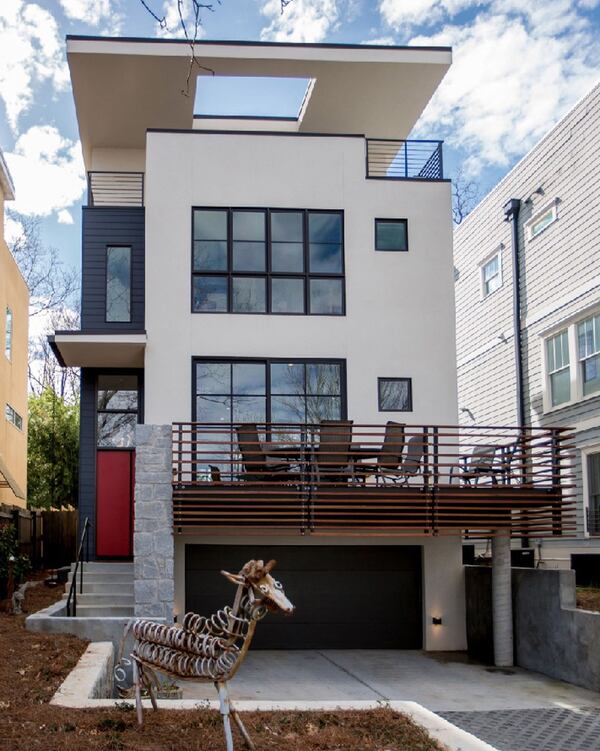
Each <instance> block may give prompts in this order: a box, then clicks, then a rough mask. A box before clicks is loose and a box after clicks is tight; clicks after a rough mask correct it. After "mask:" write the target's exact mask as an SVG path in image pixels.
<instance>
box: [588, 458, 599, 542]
mask: <svg viewBox="0 0 600 751" xmlns="http://www.w3.org/2000/svg"><path fill="white" fill-rule="evenodd" d="M587 483H588V532H589V533H590V534H591V535H598V534H600V452H596V453H594V454H589V455H588V458H587Z"/></svg>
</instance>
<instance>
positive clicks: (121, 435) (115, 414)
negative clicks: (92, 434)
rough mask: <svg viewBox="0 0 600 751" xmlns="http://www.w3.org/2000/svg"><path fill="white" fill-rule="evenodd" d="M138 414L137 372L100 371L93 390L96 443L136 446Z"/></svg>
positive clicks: (117, 446) (100, 444) (116, 446)
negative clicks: (107, 372) (116, 372)
mask: <svg viewBox="0 0 600 751" xmlns="http://www.w3.org/2000/svg"><path fill="white" fill-rule="evenodd" d="M138 415H139V383H138V377H137V376H136V375H129V374H122V375H121V374H118V375H116V374H115V375H113V374H110V375H109V374H101V375H99V376H98V382H97V389H96V444H97V446H98V447H99V448H107V447H114V448H129V447H132V446H134V445H135V426H136V424H137V422H138Z"/></svg>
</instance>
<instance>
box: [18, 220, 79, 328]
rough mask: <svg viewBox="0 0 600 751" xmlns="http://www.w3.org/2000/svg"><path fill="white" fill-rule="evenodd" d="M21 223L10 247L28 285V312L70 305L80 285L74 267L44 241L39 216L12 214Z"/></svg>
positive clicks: (48, 311) (37, 313)
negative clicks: (67, 264) (66, 263)
mask: <svg viewBox="0 0 600 751" xmlns="http://www.w3.org/2000/svg"><path fill="white" fill-rule="evenodd" d="M10 216H11V218H12V219H14V220H15V221H16V222H17V223H18V224H19V226H20V227H21V229H20V231H19V234H18V236H17V237H16V239H15V240H14V241H13V242H12V243H11V245H10V250H11V251H12V254H13V256H14V258H15V261H16V262H17V264H18V266H19V269H20V270H21V274H23V277H24V279H25V281H26V282H27V286H28V288H29V295H30V307H29V315H30V316H37V315H40V314H42V313H52V312H54V311H58V310H62V309H63V308H65V307H69V306H70V305H71V304H72V301H73V299H74V297H75V294H76V292H77V290H78V289H79V285H78V281H77V274H76V271H75V269H73V268H69V267H67V266H65V265H64V264H63V263H62V261H61V260H60V256H59V252H58V250H57V249H56V248H53V247H49V246H47V245H44V243H43V242H42V240H41V238H40V222H39V219H38V218H36V217H27V216H21V215H20V214H13V213H11V214H10Z"/></svg>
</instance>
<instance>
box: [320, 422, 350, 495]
mask: <svg viewBox="0 0 600 751" xmlns="http://www.w3.org/2000/svg"><path fill="white" fill-rule="evenodd" d="M352 423H353V421H352V420H321V423H320V427H319V446H318V448H317V451H316V454H315V469H316V473H317V482H333V483H336V482H337V483H339V482H347V481H348V480H349V479H350V477H351V476H352V468H351V466H350V445H351V444H352Z"/></svg>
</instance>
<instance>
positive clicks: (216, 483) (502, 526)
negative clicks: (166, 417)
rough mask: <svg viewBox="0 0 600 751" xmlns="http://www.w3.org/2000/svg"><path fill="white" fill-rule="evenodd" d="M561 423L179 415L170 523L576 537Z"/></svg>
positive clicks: (246, 529) (569, 461)
mask: <svg viewBox="0 0 600 751" xmlns="http://www.w3.org/2000/svg"><path fill="white" fill-rule="evenodd" d="M572 449H573V446H572V436H571V435H570V433H569V431H568V430H567V429H563V428H529V427H528V428H514V427H486V426H470V427H464V426H461V427H458V426H443V425H406V424H402V423H395V422H389V423H387V425H383V424H380V425H371V424H369V425H365V424H363V425H359V424H356V423H354V424H352V423H351V422H350V421H345V422H344V421H342V422H330V421H325V422H324V423H322V424H319V425H299V424H287V425H286V424H275V423H251V424H248V423H240V424H234V425H225V424H223V423H199V422H195V423H174V424H173V520H174V525H175V527H176V528H177V529H179V530H180V531H183V530H184V529H186V528H198V527H202V528H215V527H222V528H228V529H232V528H233V529H236V530H237V531H238V532H239V533H246V534H251V530H252V529H257V528H260V529H266V530H271V531H272V532H273V533H274V534H278V533H280V532H281V531H282V530H284V531H287V532H292V533H294V532H296V533H300V534H321V535H328V534H329V535H331V534H349V535H352V534H360V535H384V534H387V535H411V534H412V535H418V536H427V535H439V534H455V535H456V534H460V533H463V534H468V535H469V536H471V537H488V536H492V535H494V534H497V533H498V532H500V531H509V532H510V534H511V535H512V536H513V537H529V536H531V537H546V536H555V535H561V534H569V533H573V532H574V530H575V498H574V490H575V485H574V477H573V457H572Z"/></svg>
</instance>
